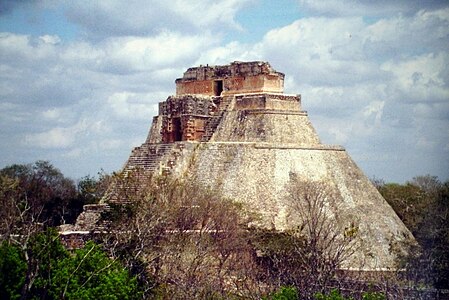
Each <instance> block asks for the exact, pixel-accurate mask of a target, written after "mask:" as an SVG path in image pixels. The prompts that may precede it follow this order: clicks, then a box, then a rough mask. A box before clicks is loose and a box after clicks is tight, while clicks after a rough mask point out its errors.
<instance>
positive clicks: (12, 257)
mask: <svg viewBox="0 0 449 300" xmlns="http://www.w3.org/2000/svg"><path fill="white" fill-rule="evenodd" d="M0 255H1V256H0V271H1V272H0V296H1V299H138V298H141V293H140V291H139V288H138V286H137V280H136V278H135V277H132V276H131V275H130V274H129V272H128V270H126V269H125V268H123V266H122V265H121V264H120V262H118V261H116V260H113V259H110V258H109V257H108V256H107V255H106V253H105V252H104V251H102V250H101V248H100V247H99V246H97V245H96V244H94V243H93V242H89V243H87V244H86V245H85V247H84V248H82V249H79V250H75V251H74V253H70V252H68V251H67V250H66V249H65V248H64V246H63V245H62V244H61V242H60V240H59V237H58V234H57V232H56V231H54V230H52V229H49V230H47V231H45V232H41V233H38V234H35V235H33V236H32V238H31V239H30V243H29V248H28V249H27V251H26V252H24V251H23V250H22V249H21V248H20V247H16V246H14V245H11V244H8V243H7V242H6V241H5V242H3V244H2V245H1V246H0Z"/></svg>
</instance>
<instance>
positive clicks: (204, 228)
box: [102, 170, 257, 299]
mask: <svg viewBox="0 0 449 300" xmlns="http://www.w3.org/2000/svg"><path fill="white" fill-rule="evenodd" d="M114 179H115V180H116V181H115V182H114V186H115V188H114V190H111V191H110V192H109V196H110V198H111V199H112V201H110V205H111V208H112V209H111V210H110V211H109V212H107V213H106V214H105V215H104V218H105V220H107V222H106V224H108V226H107V227H106V228H107V231H108V232H109V234H108V235H106V236H104V237H103V241H102V242H103V243H104V245H105V248H107V249H109V251H110V252H109V255H110V256H111V257H114V258H119V259H121V260H122V261H125V262H126V264H125V265H126V266H127V267H128V268H129V269H130V270H133V274H136V275H138V277H139V280H141V281H142V282H145V285H147V286H148V287H149V290H148V291H147V294H150V293H154V292H156V291H158V293H160V294H162V295H165V297H167V298H171V299H198V298H200V299H202V298H213V297H216V296H220V297H225V295H228V294H230V293H231V294H232V293H234V292H236V291H237V290H238V291H239V293H240V294H244V293H254V290H255V289H256V287H257V284H256V283H255V281H254V278H253V281H251V280H250V276H252V275H253V274H254V272H253V271H254V270H253V268H255V267H256V266H255V264H254V260H253V254H252V250H251V248H250V245H249V243H248V240H247V232H246V230H245V228H246V225H247V223H248V219H247V218H245V214H244V210H243V208H242V207H241V205H238V204H236V203H234V202H232V201H230V200H227V199H224V198H223V197H221V196H220V195H219V194H217V193H215V192H213V191H211V190H208V189H204V188H201V187H199V186H198V185H195V184H193V183H186V182H182V181H180V180H170V179H168V178H149V177H148V176H146V175H145V174H143V173H140V172H139V170H136V171H135V172H132V173H128V174H116V175H115V177H114ZM251 272H253V273H251ZM250 273H251V274H250ZM251 282H253V284H252V283H251Z"/></svg>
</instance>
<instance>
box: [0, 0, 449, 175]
mask: <svg viewBox="0 0 449 300" xmlns="http://www.w3.org/2000/svg"><path fill="white" fill-rule="evenodd" d="M235 60H251V61H252V60H263V61H269V62H270V63H271V65H272V66H273V67H274V68H275V69H276V70H277V71H280V72H283V73H285V74H286V82H285V91H286V92H287V93H300V94H302V103H303V108H304V109H305V110H307V111H308V112H309V116H310V118H311V120H312V122H313V124H314V126H315V128H316V129H317V131H318V133H319V135H320V137H321V140H322V141H323V142H324V143H327V144H339V145H342V146H344V147H345V148H346V149H347V151H348V152H349V154H350V155H351V156H352V158H353V159H354V160H355V161H356V163H357V164H358V165H359V166H360V167H361V168H362V169H363V170H364V172H365V173H366V174H367V175H368V176H369V177H376V178H383V179H384V180H386V181H390V182H392V181H393V182H404V181H406V180H409V179H411V178H412V177H414V176H417V175H425V174H431V175H436V176H439V177H440V179H442V180H446V179H449V2H448V1H432V0H427V1H419V0H404V1H401V0H396V1H391V0H379V1H371V0H360V1H355V0H346V1H343V0H323V1H315V0H280V1H270V0H188V1H187V0H172V1H167V0H160V1H158V0H129V1H118V0H117V1H113V0H110V1H92V0H77V1H52V0H42V1H38V0H36V1H24V0H22V1H18V0H15V1H13V0H2V1H1V2H0V139H1V142H0V167H4V166H6V165H10V164H12V163H30V162H34V161H36V160H38V159H44V160H50V161H51V162H52V163H53V164H54V165H55V166H56V167H58V168H60V169H61V171H62V172H63V173H64V174H65V175H67V176H70V177H72V178H74V179H77V178H80V177H82V176H85V175H87V174H90V175H95V174H97V172H98V171H100V170H101V169H104V170H105V171H107V172H112V171H115V170H119V169H120V168H121V167H122V166H123V164H124V163H125V161H126V159H127V157H128V156H129V154H130V151H131V149H132V147H134V146H137V145H139V144H141V143H143V142H144V140H145V138H146V135H147V132H148V129H149V126H150V123H151V120H152V116H153V115H155V114H156V112H157V103H158V102H159V101H163V100H165V99H166V98H167V96H169V95H171V94H173V93H174V92H175V84H174V80H175V79H176V78H178V77H181V76H182V73H183V72H184V71H185V69H186V68H188V67H191V66H197V65H199V64H204V65H205V64H209V65H213V64H227V63H229V62H232V61H235Z"/></svg>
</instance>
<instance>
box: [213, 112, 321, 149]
mask: <svg viewBox="0 0 449 300" xmlns="http://www.w3.org/2000/svg"><path fill="white" fill-rule="evenodd" d="M211 141H216V142H220V141H221V142H226V141H232V142H270V143H293V144H297V145H303V146H305V145H318V144H320V140H319V138H318V135H317V134H316V132H315V129H314V128H313V126H312V124H311V123H310V120H309V118H308V117H307V113H305V112H298V111H275V110H240V111H229V112H226V114H225V115H224V117H223V119H222V122H221V123H220V125H219V126H218V128H217V131H216V132H215V134H214V135H213V136H212V139H211Z"/></svg>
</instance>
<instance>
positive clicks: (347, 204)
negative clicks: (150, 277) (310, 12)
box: [78, 62, 413, 270]
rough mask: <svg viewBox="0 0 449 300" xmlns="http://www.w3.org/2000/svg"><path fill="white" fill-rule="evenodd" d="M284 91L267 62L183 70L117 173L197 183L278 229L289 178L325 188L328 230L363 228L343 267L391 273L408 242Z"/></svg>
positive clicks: (284, 221) (289, 218)
mask: <svg viewBox="0 0 449 300" xmlns="http://www.w3.org/2000/svg"><path fill="white" fill-rule="evenodd" d="M283 83H284V74H282V73H279V72H276V71H275V70H274V69H273V68H272V67H271V66H270V65H269V64H268V63H266V62H247V63H243V62H233V63H231V64H229V65H225V66H213V67H212V66H200V67H195V68H190V69H188V70H187V71H186V72H185V73H184V76H183V77H182V78H180V79H177V80H176V95H174V96H170V97H168V98H167V100H166V101H164V102H161V103H160V105H159V114H158V116H155V117H154V118H153V123H152V126H151V129H150V131H149V134H148V137H147V139H146V141H145V143H143V144H142V145H141V146H139V147H136V148H135V149H133V151H132V153H131V155H130V157H129V159H128V161H127V163H126V165H125V166H124V169H123V171H124V172H129V171H131V170H133V169H135V168H141V169H143V170H144V171H146V172H147V173H148V174H157V175H170V176H175V177H182V178H183V179H186V180H198V181H199V183H200V184H202V185H204V186H208V187H210V188H212V189H214V190H216V191H218V192H220V193H222V194H223V195H224V196H226V197H229V198H232V199H235V200H236V201H239V202H241V203H243V205H245V206H247V207H248V208H249V209H251V210H253V211H255V212H256V213H257V214H258V215H259V216H260V224H259V225H260V226H264V227H269V228H275V229H280V230H283V229H288V228H292V227H295V226H297V224H298V223H297V222H298V220H297V216H296V215H295V214H294V212H293V211H291V209H290V208H289V206H288V205H287V204H286V202H285V199H286V198H287V197H288V192H287V190H286V187H287V186H288V184H290V183H291V178H292V176H293V175H294V176H295V177H300V178H302V179H304V180H310V181H319V182H322V183H324V184H326V185H327V186H329V188H330V189H331V190H332V191H333V192H334V195H335V197H333V198H332V199H328V200H327V201H328V203H326V208H327V209H328V213H329V218H330V219H331V220H332V222H334V224H335V225H336V226H337V227H339V228H342V230H343V229H344V228H345V226H348V224H355V225H356V226H357V227H358V228H359V235H358V237H357V238H358V245H359V250H358V252H357V254H356V255H355V256H354V257H353V259H352V260H351V261H350V262H348V265H347V267H351V268H364V269H369V270H373V269H385V268H394V266H395V261H394V260H395V255H396V254H395V253H393V252H391V249H390V245H392V244H398V243H399V244H400V243H402V242H403V241H410V240H413V237H412V236H411V234H410V232H409V231H408V229H407V228H406V227H405V226H404V224H403V223H402V222H401V220H400V219H399V218H398V216H397V215H396V214H395V212H394V211H393V209H392V208H391V207H390V206H389V205H388V203H386V201H385V200H384V199H383V198H382V196H381V195H380V194H379V193H378V191H377V190H376V188H375V187H374V186H373V185H372V184H371V182H370V180H369V179H368V178H366V176H365V175H364V174H363V172H362V171H361V170H360V169H359V168H358V167H357V165H356V164H355V163H354V162H353V161H352V159H351V158H350V157H349V155H348V153H347V152H346V151H345V149H344V148H342V147H341V146H334V145H324V144H322V143H321V141H320V139H319V137H318V135H317V134H316V132H315V129H314V128H313V126H312V124H311V123H310V120H309V118H308V115H307V112H305V111H303V110H302V108H301V96H300V95H286V94H283ZM117 201H119V199H117ZM85 219H86V218H83V217H82V216H81V217H80V222H81V223H82V221H83V220H85ZM78 228H79V227H78Z"/></svg>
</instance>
